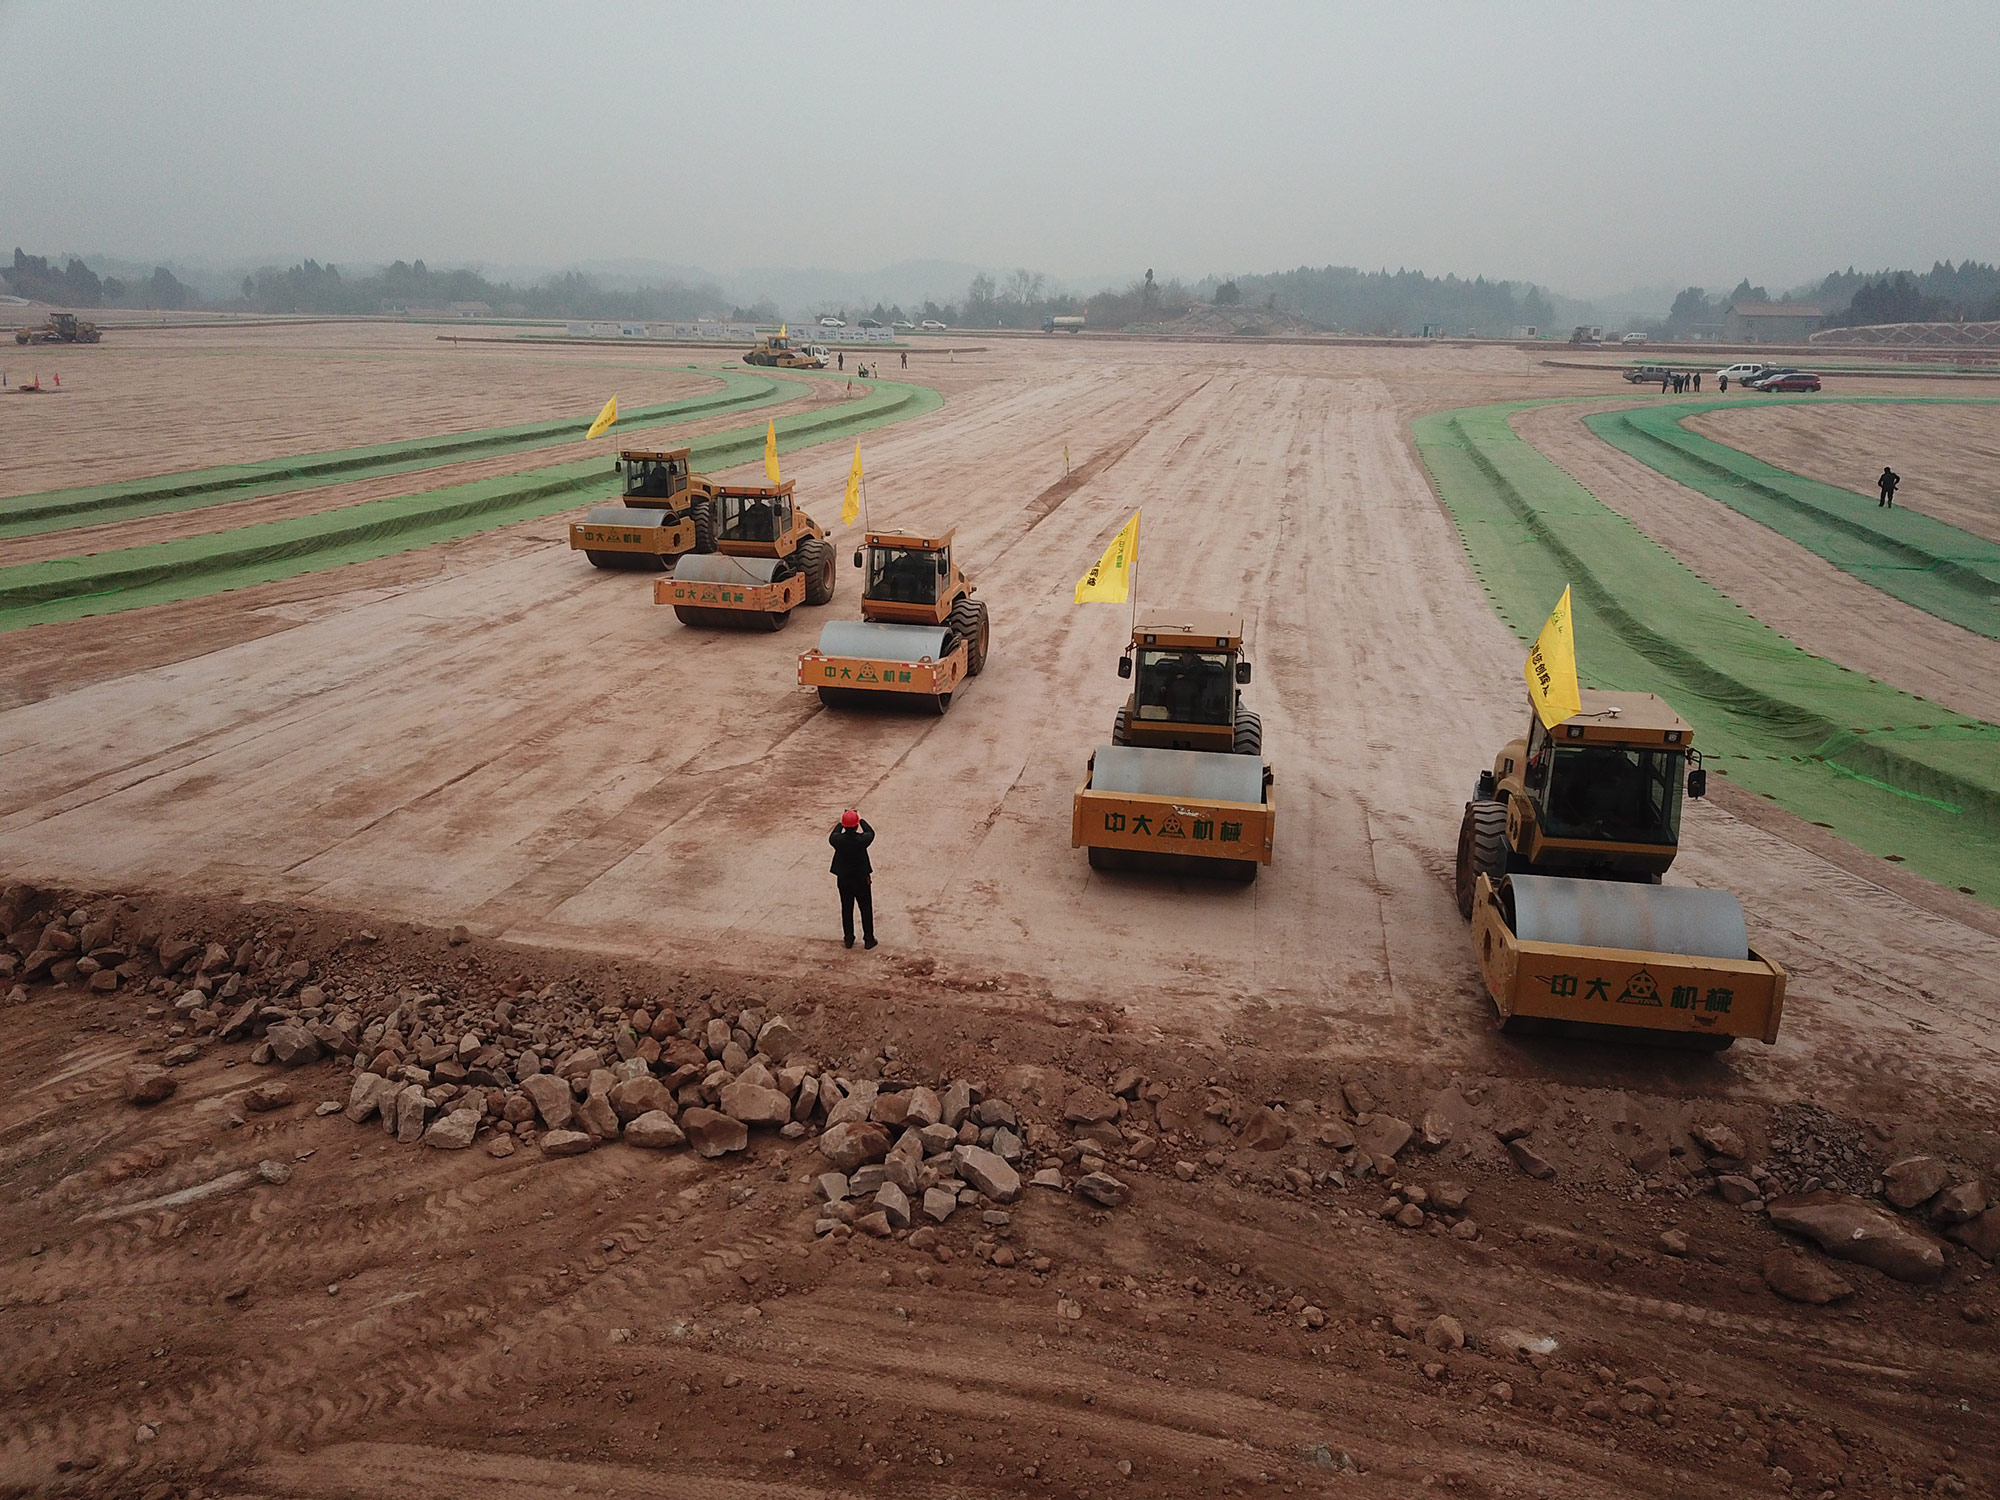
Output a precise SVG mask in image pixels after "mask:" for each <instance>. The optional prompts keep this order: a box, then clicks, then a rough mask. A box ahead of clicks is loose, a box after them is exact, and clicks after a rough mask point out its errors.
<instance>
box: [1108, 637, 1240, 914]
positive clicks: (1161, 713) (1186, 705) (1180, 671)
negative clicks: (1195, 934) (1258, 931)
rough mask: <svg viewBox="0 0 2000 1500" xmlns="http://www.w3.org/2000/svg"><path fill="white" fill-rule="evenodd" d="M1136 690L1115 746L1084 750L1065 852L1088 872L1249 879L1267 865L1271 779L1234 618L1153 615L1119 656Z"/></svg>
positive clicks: (1117, 719) (1116, 728)
mask: <svg viewBox="0 0 2000 1500" xmlns="http://www.w3.org/2000/svg"><path fill="white" fill-rule="evenodd" d="M1118 675H1119V676H1120V677H1123V678H1127V679H1129V680H1130V681H1131V683H1132V691H1131V693H1130V694H1129V695H1128V696H1127V697H1126V699H1125V703H1124V706H1123V707H1121V708H1120V709H1119V710H1118V712H1117V714H1116V715H1115V716H1114V717H1113V719H1112V723H1111V743H1110V744H1109V745H1100V746H1099V747H1098V748H1097V749H1096V750H1094V751H1092V752H1091V756H1090V763H1089V765H1088V766H1087V768H1086V769H1085V771H1084V779H1083V785H1082V786H1080V787H1078V788H1077V792H1076V799H1075V801H1074V803H1073V804H1072V807H1071V811H1070V847H1071V848H1084V849H1087V850H1089V858H1090V865H1091V868H1092V869H1096V870H1125V869H1141V870H1167V871H1173V872H1177V873H1181V874H1195V875H1217V876H1221V877H1223V878H1225V879H1234V880H1246V881H1247V880H1254V879H1256V877H1257V871H1258V868H1259V867H1260V866H1262V865H1267V864H1269V863H1270V862H1271V849H1272V843H1273V838H1274V835H1275V830H1276V821H1277V807H1276V802H1275V797H1274V793H1273V791H1272V788H1273V785H1274V783H1275V781H1276V778H1275V777H1274V776H1273V774H1272V772H1271V768H1270V766H1269V765H1268V764H1267V763H1266V762H1265V760H1264V726H1263V722H1262V721H1261V720H1260V719H1259V718H1258V717H1257V715H1256V714H1254V713H1252V712H1250V710H1248V709H1247V708H1245V707H1244V706H1243V695H1242V693H1241V691H1240V690H1239V689H1240V688H1241V687H1242V685H1244V684H1246V683H1248V682H1249V681H1250V663H1249V661H1248V660H1247V659H1245V657H1244V654H1243V620H1242V617H1241V616H1238V615H1229V614H1215V613H1207V612H1202V611H1196V610H1176V611H1152V612H1149V613H1147V614H1145V615H1141V616H1140V617H1139V619H1138V621H1137V622H1136V623H1135V625H1134V626H1133V629H1132V641H1131V644H1130V645H1128V646H1127V647H1126V648H1125V651H1124V653H1123V654H1122V655H1121V656H1120V657H1119V658H1118Z"/></svg>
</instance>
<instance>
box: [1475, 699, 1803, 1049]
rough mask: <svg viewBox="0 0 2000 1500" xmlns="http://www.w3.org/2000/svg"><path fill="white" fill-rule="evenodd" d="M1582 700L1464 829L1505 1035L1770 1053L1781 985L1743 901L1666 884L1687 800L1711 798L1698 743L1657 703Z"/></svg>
mask: <svg viewBox="0 0 2000 1500" xmlns="http://www.w3.org/2000/svg"><path fill="white" fill-rule="evenodd" d="M1582 699H1583V709H1582V711H1581V712H1580V713H1578V714H1576V715H1574V716H1572V717H1571V718H1569V719H1567V720H1565V721H1564V722H1563V723H1562V724H1560V725H1558V726H1557V727H1556V728H1555V729H1554V730H1549V729H1546V728H1544V727H1543V725H1542V722H1541V720H1540V719H1539V718H1536V717H1534V715H1533V713H1532V711H1531V712H1530V723H1529V727H1528V733H1527V734H1526V735H1525V736H1523V737H1522V738H1520V739H1516V740H1513V741H1511V742H1510V743H1509V744H1507V745H1506V746H1505V747H1504V748H1503V749H1502V750H1501V751H1500V753H1499V755H1497V756H1495V757H1494V761H1493V767H1492V769H1491V770H1487V771H1482V772H1480V774H1479V782H1478V785H1477V787H1476V788H1475V789H1474V793H1473V799H1472V800H1471V801H1470V802H1468V803H1466V805H1465V813H1464V817H1463V819H1462V820H1461V822H1460V824H1459V833H1458V858H1457V872H1456V886H1457V896H1458V910H1459V914H1460V915H1461V916H1464V917H1466V918H1468V919H1470V921H1471V922H1472V935H1473V944H1474V947H1475V949H1476V950H1477V953H1478V958H1479V967H1480V971H1481V973H1482V975H1483V976H1484V978H1485V980H1486V987H1487V990H1488V992H1489V993H1490V994H1491V995H1492V997H1493V1002H1494V1004H1495V1006H1496V1007H1497V1008H1498V1010H1499V1012H1500V1017H1501V1022H1502V1029H1503V1030H1507V1031H1514V1032H1523V1031H1527V1032H1534V1031H1564V1032H1571V1033H1578V1034H1584V1035H1600V1036H1607V1037H1610V1038H1612V1039H1620V1040H1635V1041H1654V1042H1664V1043H1668V1044H1673V1045H1681V1046H1687V1047H1693V1048H1699V1049H1704V1050H1715V1051H1719V1050H1721V1049H1722V1048H1724V1047H1727V1046H1729V1045H1730V1043H1731V1042H1733V1041H1734V1040H1735V1039H1736V1038H1737V1037H1739V1036H1747V1037H1756V1038H1758V1039H1760V1040H1762V1041H1765V1042H1775V1041H1776V1040H1777V1038H1778V1021H1779V1017H1780V1014H1781V1012H1782V1011H1783V1009H1784V999H1785V971H1784V970H1783V969H1782V968H1780V967H1779V966H1778V965H1777V964H1776V963H1774V962H1772V961H1771V960H1770V959H1767V958H1764V957H1762V956H1761V955H1760V954H1758V953H1757V952H1756V950H1754V949H1753V948H1751V946H1750V940H1749V934H1748V931H1747V929H1746V927H1745V924H1744V921H1743V909H1742V907H1741V906H1740V905H1739V904H1738V903H1737V900H1736V898H1735V897H1734V896H1732V895H1730V894H1729V893H1728V892H1727V891H1715V890H1703V889H1697V888H1694V887H1690V886H1663V885H1662V884H1660V881H1661V877H1662V876H1664V875H1665V874H1666V872H1667V869H1668V868H1669V867H1670V866H1671V865H1672V864H1673V862H1674V856H1675V855H1676V854H1677V853H1678V852H1679V847H1680V821H1681V798H1682V792H1683V789H1685V791H1686V794H1687V795H1688V796H1689V797H1700V796H1702V795H1703V794H1704V792H1705V791H1706V790H1707V779H1708V773H1707V772H1706V771H1705V770H1703V769H1702V768H1701V763H1700V762H1701V757H1700V754H1699V752H1697V751H1696V750H1695V748H1694V729H1693V727H1692V726H1690V725H1689V724H1687V723H1686V722H1685V721H1684V720H1682V719H1681V717H1680V716H1679V715H1678V714H1676V713H1675V712H1674V711H1673V709H1672V708H1670V707H1669V706H1668V705H1667V704H1666V703H1665V702H1664V701H1662V700H1661V699H1659V698H1657V697H1655V696H1654V695H1653V694H1651V693H1616V692H1605V691H1601V690H1598V689H1593V688H1586V689H1584V690H1583V692H1582Z"/></svg>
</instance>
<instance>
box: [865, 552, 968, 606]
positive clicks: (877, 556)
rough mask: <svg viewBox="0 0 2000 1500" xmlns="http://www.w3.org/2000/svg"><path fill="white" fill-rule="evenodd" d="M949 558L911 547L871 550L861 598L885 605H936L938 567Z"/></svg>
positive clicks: (947, 555)
mask: <svg viewBox="0 0 2000 1500" xmlns="http://www.w3.org/2000/svg"><path fill="white" fill-rule="evenodd" d="M949 556H950V554H949V553H945V552H920V551H918V550H917V549H915V548H913V547H871V548H869V550H868V587H867V589H866V591H865V593H864V597H866V598H869V599H879V600H881V601H882V602H883V603H885V604H936V603H937V596H938V593H937V591H938V568H939V564H940V563H941V562H944V561H945V560H946V559H947V558H948V557H949Z"/></svg>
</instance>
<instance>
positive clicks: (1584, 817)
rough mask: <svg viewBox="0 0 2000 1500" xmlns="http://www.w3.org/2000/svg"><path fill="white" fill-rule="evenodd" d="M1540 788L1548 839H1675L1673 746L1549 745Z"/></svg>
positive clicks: (1677, 767) (1677, 808)
mask: <svg viewBox="0 0 2000 1500" xmlns="http://www.w3.org/2000/svg"><path fill="white" fill-rule="evenodd" d="M1541 755H1542V756H1550V757H1552V759H1550V760H1549V761H1548V762H1547V763H1548V766H1549V770H1548V778H1547V782H1546V784H1545V785H1544V786H1543V788H1542V828H1543V830H1544V831H1545V832H1547V833H1548V835H1549V836H1550V837H1551V838H1559V839H1596V840H1600V841H1602V842H1604V843H1612V844H1672V843H1677V842H1678V841H1679V839H1680V828H1681V781H1682V772H1681V762H1682V754H1681V752H1680V751H1678V750H1634V749H1628V748H1625V747H1622V746H1618V745H1550V744H1549V743H1548V742H1547V741H1546V740H1544V741H1543V745H1542V750H1541Z"/></svg>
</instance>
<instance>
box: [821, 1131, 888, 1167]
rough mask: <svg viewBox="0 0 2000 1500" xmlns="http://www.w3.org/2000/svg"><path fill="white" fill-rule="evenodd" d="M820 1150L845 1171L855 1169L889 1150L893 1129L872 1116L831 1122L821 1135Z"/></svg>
mask: <svg viewBox="0 0 2000 1500" xmlns="http://www.w3.org/2000/svg"><path fill="white" fill-rule="evenodd" d="M819 1154H820V1155H821V1156H824V1157H825V1158H826V1159H827V1160H828V1161H830V1162H832V1163H833V1164H834V1165H835V1166H836V1167H838V1168H839V1169H840V1170H841V1171H843V1172H852V1171H853V1170H854V1169H855V1168H856V1167H859V1166H864V1165H866V1164H867V1163H869V1162H877V1161H880V1160H882V1158H883V1157H885V1156H887V1155H888V1154H889V1132H888V1131H887V1130H885V1129H883V1127H881V1126H880V1125H876V1124H874V1123H872V1122H870V1121H868V1120H848V1121H846V1122H845V1123H843V1124H839V1125H830V1126H828V1127H827V1129H826V1133H825V1134H823V1135H822V1136H821V1137H820V1138H819Z"/></svg>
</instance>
